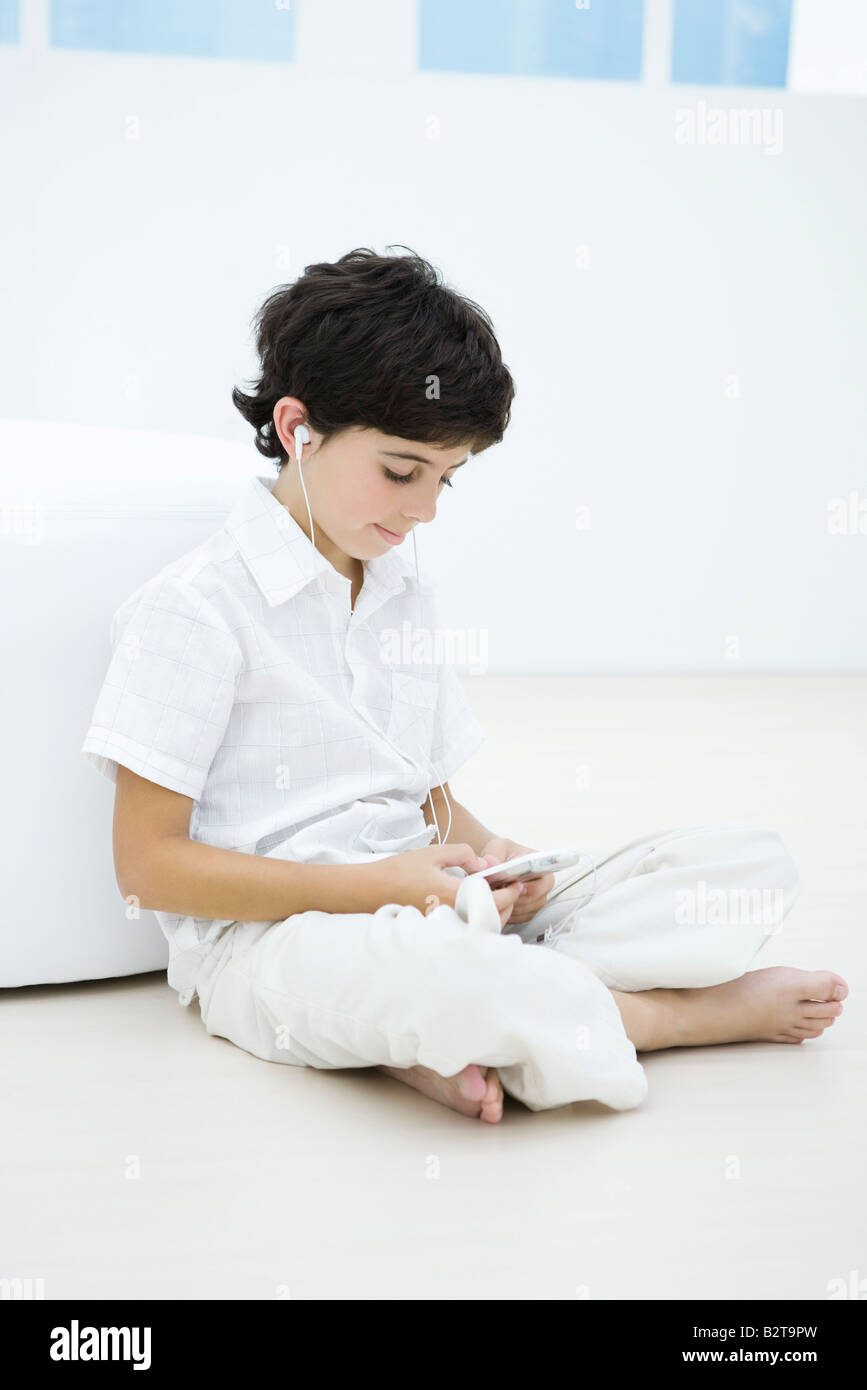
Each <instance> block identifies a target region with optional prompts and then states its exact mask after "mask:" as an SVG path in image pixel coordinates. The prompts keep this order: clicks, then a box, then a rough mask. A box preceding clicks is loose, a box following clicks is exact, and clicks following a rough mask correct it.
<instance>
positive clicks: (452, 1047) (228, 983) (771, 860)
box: [195, 822, 799, 1110]
mask: <svg viewBox="0 0 867 1390" xmlns="http://www.w3.org/2000/svg"><path fill="white" fill-rule="evenodd" d="M594 858H596V862H597V868H596V874H595V884H594V893H593V896H592V898H591V899H590V901H589V902H586V905H584V906H580V901H581V900H582V899H586V894H587V889H588V882H589V880H584V881H579V882H577V883H570V873H571V874H573V875H574V873H575V871H574V870H572V871H570V870H564V871H563V872H562V873H560V874H558V875H557V876H556V878H555V885H554V889H553V890H552V894H551V895H549V899H548V901H547V903H546V905H545V907H544V908H542V909H541V910H540V911H539V912H537V913H536V915H535V917H533V918H532V919H531V920H530V921H528V922H526V923H524V924H522V925H521V926H519V927H514V926H511V925H510V924H508V923H507V925H506V928H505V930H503V931H501V929H500V920H499V915H498V913H497V910H496V907H495V905H494V901H493V898H492V896H491V890H490V888H489V887H488V885H487V884H486V883H485V882H484V881H483V880H478V879H473V880H465V881H462V882H461V884H460V887H459V890H458V897H457V901H456V904H455V907H454V908H452V907H449V906H445V905H441V906H439V907H437V908H436V909H435V910H434V911H433V912H431V913H430V914H429V915H428V916H425V915H424V914H423V913H422V912H420V911H419V910H418V909H417V908H415V907H409V906H400V905H398V904H388V905H386V906H383V907H381V908H379V910H378V911H377V912H374V913H328V912H319V911H308V912H300V913H296V914H295V915H293V916H292V917H287V918H286V919H285V920H284V921H279V922H273V923H272V922H235V923H233V924H232V925H231V926H229V927H227V928H225V929H224V931H223V933H222V935H221V936H220V937H219V938H218V940H217V941H216V942H215V943H214V945H213V946H212V947H210V949H209V953H208V954H207V956H206V958H205V959H204V961H203V962H202V964H201V966H200V967H199V968H198V972H197V976H196V985H195V988H196V992H197V993H198V995H199V999H200V1005H201V1012H202V1019H203V1021H204V1023H205V1027H206V1028H207V1030H208V1032H209V1033H212V1034H215V1035H217V1036H218V1037H223V1038H228V1039H230V1041H232V1042H233V1043H236V1044H237V1046H238V1047H242V1048H243V1049H244V1050H245V1051H246V1052H250V1053H252V1054H253V1055H254V1056H256V1057H261V1058H263V1059H264V1060H265V1061H269V1062H283V1063H288V1064H289V1065H291V1066H309V1067H317V1068H340V1067H375V1066H379V1065H381V1064H385V1065H388V1066H393V1067H412V1066H415V1065H419V1064H420V1065H422V1066H425V1067H429V1068H431V1069H432V1070H433V1071H435V1072H438V1073H439V1074H440V1075H441V1076H453V1075H454V1074H455V1073H456V1072H459V1071H461V1070H462V1069H463V1068H464V1067H466V1066H467V1065H468V1064H469V1063H471V1062H475V1063H477V1064H479V1065H480V1066H493V1067H496V1068H497V1070H498V1072H499V1075H500V1078H501V1081H502V1084H503V1089H504V1091H507V1092H508V1093H509V1094H510V1095H512V1096H514V1097H516V1098H517V1099H518V1100H520V1101H522V1102H523V1104H524V1105H526V1106H527V1107H528V1108H529V1109H530V1110H547V1109H552V1108H554V1107H556V1106H560V1105H568V1104H570V1103H571V1102H573V1101H581V1100H598V1101H600V1102H602V1103H603V1104H604V1105H607V1106H610V1107H611V1108H612V1109H614V1110H628V1109H631V1108H632V1107H634V1106H636V1105H639V1104H640V1103H641V1101H642V1100H643V1099H644V1097H645V1095H646V1094H647V1077H646V1074H645V1072H644V1069H643V1067H642V1066H641V1065H640V1063H639V1062H638V1060H637V1057H636V1052H635V1048H634V1046H633V1045H632V1043H631V1042H630V1041H629V1038H628V1037H627V1036H626V1032H625V1029H624V1027H623V1022H622V1019H621V1016H620V1011H619V1009H618V1007H617V1005H616V1003H615V1001H614V998H613V996H612V994H611V992H610V989H609V988H608V986H612V987H613V988H615V989H619V990H627V991H634V990H646V989H654V988H657V987H659V986H669V987H683V986H695V985H698V986H703V985H714V984H720V983H722V982H724V981H726V980H732V979H735V978H736V977H737V976H739V975H742V974H743V973H744V972H745V971H746V970H748V969H749V968H750V965H751V963H752V961H753V959H754V957H755V956H756V953H757V952H758V951H759V950H760V949H761V947H762V945H763V944H764V942H765V941H766V940H767V938H768V937H769V936H771V935H773V934H774V933H775V931H777V930H779V927H780V923H781V921H782V918H783V917H784V916H785V915H786V913H787V912H788V911H789V909H790V908H791V906H792V903H793V902H794V900H795V897H796V896H797V892H798V888H799V880H798V874H797V871H796V869H795V866H794V864H793V862H792V859H791V857H790V855H789V853H788V851H787V850H786V848H785V845H784V844H783V842H782V840H781V839H780V837H779V835H778V834H777V833H776V831H774V830H769V829H764V828H761V827H755V826H750V825H745V824H741V823H732V822H727V823H724V824H718V825H701V826H693V827H687V828H682V829H675V830H668V831H661V832H659V833H658V834H656V835H650V836H647V837H644V838H641V839H638V840H635V841H632V842H631V843H630V844H626V845H623V846H621V847H619V848H618V849H615V850H614V851H612V852H610V853H606V854H603V855H601V856H598V857H597V856H594ZM591 878H592V875H591ZM564 884H568V886H567V887H566V888H565V890H564V889H563V885H564ZM555 895H557V896H555ZM576 904H579V906H578V910H577V912H575V915H573V916H572V919H571V922H570V923H569V924H568V925H567V926H566V928H565V929H564V930H563V931H561V932H560V933H559V935H556V936H555V935H553V934H552V933H551V932H549V939H548V940H546V939H545V936H544V933H545V929H546V927H550V928H556V927H557V925H558V924H560V923H562V922H563V921H564V919H565V918H566V916H567V915H568V914H569V913H572V912H574V909H575V907H576ZM540 936H541V937H542V940H541V941H538V940H537V938H538V937H540ZM528 946H534V947H535V948H536V949H532V950H528V949H527V947H528Z"/></svg>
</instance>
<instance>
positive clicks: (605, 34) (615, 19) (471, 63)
mask: <svg viewBox="0 0 867 1390" xmlns="http://www.w3.org/2000/svg"><path fill="white" fill-rule="evenodd" d="M643 24H644V0H589V6H588V7H587V8H579V7H578V5H577V4H576V3H575V0H420V3H419V54H418V66H419V68H421V69H423V70H429V71H439V72H444V71H445V72H480V73H499V74H513V75H518V76H523V77H576V78H581V77H583V78H612V79H620V80H626V81H633V82H637V81H638V80H639V79H640V77H641V54H642V38H643Z"/></svg>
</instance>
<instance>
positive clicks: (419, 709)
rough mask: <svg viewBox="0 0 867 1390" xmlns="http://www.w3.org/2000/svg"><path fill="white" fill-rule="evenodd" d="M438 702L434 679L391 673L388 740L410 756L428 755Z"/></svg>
mask: <svg viewBox="0 0 867 1390" xmlns="http://www.w3.org/2000/svg"><path fill="white" fill-rule="evenodd" d="M438 699H439V681H438V680H437V678H436V676H424V675H418V674H416V673H415V672H408V671H399V670H397V669H393V670H392V672H391V714H390V718H389V724H388V737H389V739H390V740H391V741H392V742H394V743H396V744H397V746H398V747H399V748H401V749H403V750H405V751H406V752H407V753H408V754H409V755H410V756H412V754H413V753H416V754H418V753H423V754H425V755H426V756H427V755H429V754H430V749H431V743H432V741H433V732H434V719H435V716H436V707H437V701H438Z"/></svg>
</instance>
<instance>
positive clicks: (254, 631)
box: [81, 477, 485, 1003]
mask: <svg viewBox="0 0 867 1390" xmlns="http://www.w3.org/2000/svg"><path fill="white" fill-rule="evenodd" d="M275 483H276V477H270V478H269V477H251V478H249V479H248V480H247V481H246V483H245V484H244V486H243V488H242V489H241V490H240V493H239V496H238V500H237V502H236V504H235V506H234V508H233V509H232V511H231V512H230V514H229V516H228V517H227V519H226V521H225V522H224V524H223V525H222V526H221V527H220V529H219V530H217V531H216V532H214V534H213V535H212V536H209V537H208V538H207V539H206V540H205V541H203V542H202V543H201V544H200V545H198V546H196V547H195V549H193V550H191V551H189V552H187V554H185V555H182V556H181V557H180V558H179V559H177V560H173V561H171V562H170V563H169V564H168V565H166V566H164V568H163V569H162V570H160V571H159V573H158V574H156V575H155V576H154V577H153V578H152V579H150V580H148V581H147V582H146V583H145V584H143V585H141V586H140V587H139V588H138V589H136V590H135V591H134V592H133V593H132V594H131V595H130V597H129V598H128V599H126V600H125V601H124V603H123V604H121V606H120V608H118V609H117V611H116V612H115V614H114V616H113V618H112V622H111V634H110V637H111V649H112V657H111V661H110V664H109V667H108V671H107V674H106V677H105V680H104V683H103V686H102V689H101V690H100V692H99V696H98V699H97V702H96V706H95V708H94V711H93V715H92V719H91V723H90V728H89V729H88V732H87V736H86V738H85V740H84V743H83V744H82V747H81V752H82V753H83V754H84V755H85V757H87V758H88V759H89V761H91V762H92V763H93V764H94V766H95V767H97V768H98V769H99V771H100V772H102V773H104V774H105V776H106V777H108V778H109V779H110V780H111V781H112V782H115V781H116V780H117V765H118V763H123V764H124V766H126V767H128V768H130V769H131V770H132V771H133V772H136V773H138V774H139V776H141V777H145V778H147V779H148V780H149V781H151V782H157V783H159V784H160V785H161V786H164V787H169V788H170V789H171V790H172V791H176V792H180V793H181V794H182V795H183V796H188V797H191V798H192V799H193V802H194V805H193V809H192V815H191V819H190V837H191V839H194V840H200V841H203V842H204V843H206V844H210V845H217V846H219V847H220V848H223V849H234V850H240V851H242V852H243V853H246V854H260V855H265V856H267V857H269V858H281V859H287V860H292V861H295V862H305V863H318V864H348V863H363V862H366V861H372V860H374V859H380V858H385V857H386V856H388V855H390V854H395V853H398V852H400V851H402V850H408V849H418V848H421V847H423V846H424V845H427V844H429V843H431V841H432V840H434V839H435V838H436V828H435V826H433V825H430V826H428V825H426V824H425V820H424V815H423V813H422V810H421V807H422V804H423V803H424V801H425V800H426V798H427V795H428V791H429V790H430V788H431V787H435V786H437V785H438V784H440V783H442V782H447V781H448V780H449V778H450V777H451V776H452V775H453V774H454V772H455V771H456V770H457V769H458V768H459V767H461V766H462V765H463V764H464V763H465V762H466V761H467V760H468V759H469V758H470V757H471V755H472V754H473V753H475V752H476V751H477V750H478V748H480V747H481V745H482V743H483V742H484V738H485V735H484V732H483V730H482V728H481V726H480V725H479V723H478V721H477V720H476V718H475V716H474V715H473V713H472V710H471V709H470V707H469V705H468V703H467V700H466V698H465V696H464V693H463V690H462V687H461V684H460V681H459V680H458V677H457V673H456V671H455V669H454V667H453V666H452V665H451V664H449V663H448V662H445V661H443V660H442V656H441V653H442V647H443V644H442V642H440V641H437V640H436V633H437V630H438V629H437V613H436V598H435V592H434V589H433V586H432V585H431V584H429V583H428V582H426V580H425V579H424V577H423V576H422V577H421V580H420V582H419V581H418V580H417V577H416V572H415V566H414V564H413V562H412V560H411V559H409V558H408V557H404V556H402V555H400V554H398V553H397V551H396V550H395V549H390V550H388V551H386V552H385V553H384V554H382V555H379V556H376V557H374V558H373V559H372V560H366V561H364V562H363V563H364V584H363V587H362V589H361V591H360V593H359V595H358V599H357V601H356V605H355V609H354V610H351V609H350V602H351V583H350V580H349V579H348V578H347V577H345V576H344V575H341V574H339V573H338V572H337V570H335V569H334V567H333V565H331V564H330V562H329V561H328V560H326V559H325V557H324V556H323V555H322V554H321V553H320V552H319V551H318V550H317V549H316V548H315V547H314V546H313V545H312V544H311V542H310V539H309V537H308V536H307V535H306V533H305V532H304V531H303V530H302V529H301V527H300V526H299V525H298V524H297V522H296V521H295V520H294V518H293V517H292V515H291V513H290V512H289V511H288V510H287V509H286V508H285V507H284V506H283V505H282V504H281V503H280V502H278V501H277V499H276V498H275V497H274V496H273V494H272V489H273V487H274V485H275ZM407 544H411V542H407ZM440 821H441V832H442V833H443V834H444V833H445V825H444V824H442V817H440ZM156 916H157V919H158V921H159V923H160V926H161V928H162V930H163V932H164V933H165V935H166V937H167V938H168V941H169V944H170V956H171V958H172V960H171V961H170V966H169V980H170V982H171V983H172V984H175V985H176V986H180V985H182V984H184V985H186V984H188V983H189V982H190V981H191V980H192V978H193V975H194V970H195V959H193V963H192V965H191V966H190V969H188V970H187V971H186V974H185V973H184V971H183V969H179V968H175V971H174V977H175V978H173V973H172V961H175V962H176V959H177V957H179V956H180V955H181V954H182V953H187V963H188V965H189V963H190V953H192V956H193V957H195V953H196V951H197V950H198V952H199V955H200V954H201V948H202V947H203V946H206V945H207V944H208V943H209V942H210V941H211V940H213V939H214V937H215V936H217V935H219V932H220V929H221V928H223V927H225V926H227V925H228V922H227V921H219V922H217V921H213V920H211V919H206V918H198V917H189V916H187V917H184V916H177V915H173V914H171V913H166V912H157V913H156ZM191 971H192V973H191ZM182 977H183V978H182ZM191 996H192V990H191V989H187V988H183V989H182V992H181V999H182V1002H183V1003H188V1002H189V999H190V998H191Z"/></svg>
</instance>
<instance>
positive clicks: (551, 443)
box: [0, 0, 867, 672]
mask: <svg viewBox="0 0 867 1390" xmlns="http://www.w3.org/2000/svg"><path fill="white" fill-rule="evenodd" d="M359 13H360V11H359V7H358V6H357V5H356V4H355V3H354V0H317V4H316V5H315V6H313V5H310V4H306V5H303V6H301V5H299V6H298V7H297V16H298V61H297V63H294V64H281V63H259V62H244V63H235V62H228V61H223V60H216V61H214V60H192V59H183V58H155V57H140V56H133V55H111V54H99V53H85V52H65V51H58V50H52V49H50V48H49V47H48V46H47V44H46V40H45V34H46V7H45V6H43V4H42V3H36V0H29V3H25V5H24V24H23V32H22V43H21V45H20V46H17V47H16V46H11V47H7V48H5V49H0V119H2V126H3V129H4V138H3V143H2V152H0V172H2V182H0V187H2V189H3V195H2V198H3V205H2V217H0V252H2V261H0V266H2V271H0V273H2V277H3V280H2V295H3V305H4V330H5V331H4V332H3V334H2V338H0V415H2V416H7V417H13V418H16V419H20V418H22V417H25V418H32V419H34V420H50V421H64V420H65V421H75V422H87V423H104V424H107V425H113V426H118V425H120V426H129V427H132V428H136V429H139V428H145V429H148V430H152V431H153V433H154V448H155V450H158V449H159V434H160V432H161V431H174V432H180V433H194V434H201V435H205V436H219V437H223V438H226V439H230V440H245V439H248V438H251V437H252V435H251V431H250V430H249V427H248V426H247V425H246V424H245V422H244V421H243V420H242V419H241V417H240V416H239V415H238V414H237V412H236V411H235V410H234V408H233V406H232V404H231V399H230V392H231V388H232V386H233V385H235V384H236V383H238V382H240V381H241V380H242V379H246V378H248V377H249V376H250V374H251V372H252V370H253V368H254V358H253V355H252V344H251V341H250V335H249V324H250V320H251V318H252V315H253V313H254V311H255V309H256V307H257V306H258V304H259V303H260V301H261V300H262V298H263V297H264V296H265V295H266V294H267V293H268V292H269V291H270V290H271V289H272V288H273V287H275V286H276V285H278V284H282V283H285V282H287V281H289V280H291V279H294V278H295V276H296V275H298V274H300V273H301V272H302V270H303V268H304V266H305V265H307V264H309V263H310V262H313V261H317V260H328V259H335V258H336V257H338V256H339V255H341V254H342V253H343V252H344V251H346V250H349V249H350V248H351V247H354V246H357V245H368V246H372V247H374V248H375V249H377V250H380V251H385V250H386V248H387V246H388V245H389V244H390V243H404V244H406V245H409V246H410V247H412V248H413V249H414V250H417V251H419V252H420V253H421V254H423V255H425V256H427V257H428V258H429V259H431V260H432V261H433V262H434V263H435V264H436V265H438V266H439V267H441V269H442V271H443V274H444V276H445V279H446V280H447V282H448V283H450V284H452V285H454V286H455V287H456V288H457V289H459V290H461V291H462V292H464V293H465V294H467V295H468V296H469V297H470V298H472V299H474V300H476V301H477V302H479V303H481V304H483V305H484V306H485V307H486V308H487V309H488V311H489V312H490V314H491V315H492V317H493V320H494V324H495V327H496V330H497V332H498V336H499V339H500V342H501V345H502V349H503V354H504V357H505V360H506V361H507V363H508V365H509V367H510V369H511V370H512V372H513V375H514V376H515V378H516V381H517V385H518V395H517V398H516V401H515V406H514V411H513V424H512V426H511V428H510V429H509V431H508V433H507V435H506V438H505V440H504V442H503V443H502V444H501V445H500V446H499V447H497V448H495V449H493V450H490V451H489V452H488V453H487V454H484V455H482V456H480V457H479V458H478V459H477V460H474V461H473V462H471V463H470V464H468V465H467V466H466V468H464V469H463V470H461V474H460V476H459V477H458V479H457V480H456V486H455V489H454V491H453V492H451V493H448V494H447V496H446V497H444V498H443V500H442V502H441V505H440V512H439V516H438V518H437V521H436V523H435V524H434V525H432V526H430V527H426V528H422V529H421V531H420V533H419V554H420V558H421V557H422V556H423V557H424V558H425V559H426V561H427V563H429V564H430V565H431V566H432V567H433V568H434V569H435V570H438V572H439V574H440V576H441V582H442V602H443V612H444V614H445V615H446V616H447V618H448V621H449V622H450V623H452V624H454V625H455V626H458V625H460V626H461V627H467V628H470V629H473V630H483V631H484V632H485V633H486V634H487V642H488V649H487V650H488V657H487V664H488V668H489V669H490V670H492V671H502V672H505V671H542V670H550V671H562V672H566V671H588V672H589V671H613V672H616V671H643V672H655V671H674V672H677V671H683V672H689V671H696V672H698V671H727V672H731V671H736V670H741V671H818V670H829V671H834V670H836V671H855V670H861V671H863V670H865V669H867V637H865V621H864V596H865V578H867V472H865V453H864V439H865V401H864V389H863V388H864V382H865V380H867V332H865V322H867V292H865V274H864V242H865V226H867V217H865V213H867V206H865V205H867V184H865V180H864V168H865V153H867V148H865V147H867V104H865V99H864V97H863V96H858V95H842V96H830V95H822V94H819V93H816V92H808V93H799V92H792V91H776V90H769V89H761V90H748V89H743V88H715V89H700V88H693V87H683V86H680V87H673V86H671V85H669V84H668V82H667V80H666V79H665V76H664V73H665V67H664V62H663V61H662V57H661V56H660V55H663V54H664V48H665V44H666V42H667V39H666V32H667V30H666V26H667V23H668V18H669V16H668V7H667V5H666V4H661V3H651V4H650V6H649V10H648V28H647V42H648V45H649V49H648V50H646V65H645V73H646V80H645V81H643V82H642V83H625V82H611V83H605V82H577V81H576V82H572V81H564V80H552V81H546V80H541V79H528V78H513V77H491V76H484V77H473V76H467V75H464V74H456V75H438V74H430V73H418V72H416V70H415V58H414V42H415V26H414V6H412V5H411V4H408V3H403V0H375V2H374V0H368V3H366V4H365V5H364V7H363V21H364V22H363V23H362V22H360V20H359ZM801 61H802V62H803V59H802V60H801ZM827 61H828V59H827V55H824V56H823V62H825V63H826V65H827ZM700 102H705V103H706V105H707V106H723V107H725V108H729V107H735V108H740V107H751V106H759V107H766V108H768V111H769V113H770V117H769V118H770V119H773V120H775V121H778V120H779V119H780V117H779V116H777V115H776V114H774V113H778V112H779V113H781V117H782V128H781V129H782V146H781V148H779V149H778V152H776V153H770V152H767V147H768V145H769V144H770V143H771V142H766V143H765V145H762V144H753V145H746V146H732V145H726V146H721V145H710V144H693V145H685V144H679V143H678V142H677V139H676V129H677V128H678V118H677V117H676V112H677V110H678V108H689V109H690V110H692V111H693V112H699V113H700V107H699V103H700ZM432 118H436V120H435V121H432ZM681 127H682V121H681ZM769 128H770V127H769ZM432 129H433V130H434V131H435V134H434V135H433V137H432V135H431V131H432ZM775 129H777V130H779V127H775ZM131 137H134V138H131ZM776 143H777V145H778V146H779V140H777V142H776ZM581 247H584V248H586V251H584V252H579V250H578V248H581ZM582 256H583V258H584V259H585V260H586V261H588V262H589V263H588V264H586V265H581V264H580V261H581V259H582ZM251 449H252V445H251ZM253 452H254V454H255V451H253ZM255 457H256V458H257V459H258V457H259V456H258V455H255ZM260 462H261V465H262V470H261V471H262V472H267V471H268V470H269V467H270V465H269V464H268V463H267V462H266V461H265V460H260ZM852 492H854V493H855V497H854V499H852V500H853V502H854V506H855V508H857V506H858V505H859V503H860V504H861V505H862V510H863V511H864V513H865V515H864V520H863V522H862V523H861V524H862V525H863V528H864V533H861V532H859V531H857V530H856V532H855V533H854V534H853V533H851V525H850V533H849V534H842V535H840V534H836V535H835V534H829V532H828V529H827V528H828V508H829V504H830V503H831V502H832V499H835V498H840V499H848V498H849V496H850V494H851V493H852ZM585 506H586V507H587V508H589V526H588V527H587V528H586V529H579V527H578V526H577V525H576V520H577V518H578V511H577V509H578V508H579V507H585ZM516 631H517V634H518V635H517V636H515V635H513V634H515V633H516Z"/></svg>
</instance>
